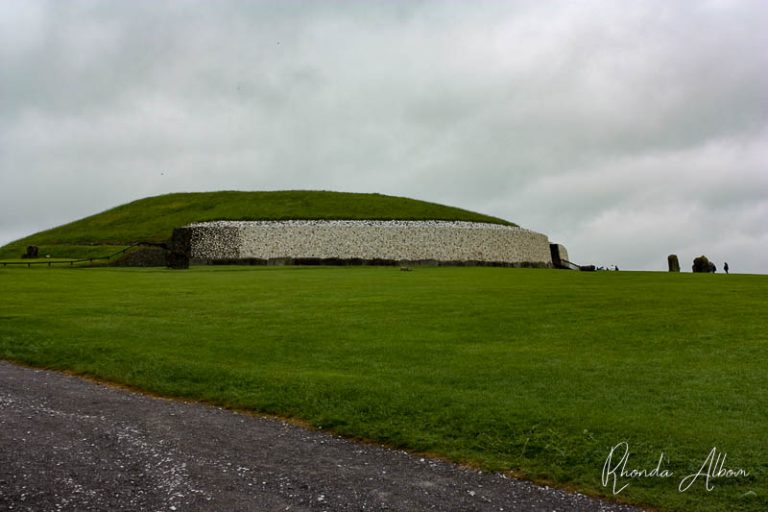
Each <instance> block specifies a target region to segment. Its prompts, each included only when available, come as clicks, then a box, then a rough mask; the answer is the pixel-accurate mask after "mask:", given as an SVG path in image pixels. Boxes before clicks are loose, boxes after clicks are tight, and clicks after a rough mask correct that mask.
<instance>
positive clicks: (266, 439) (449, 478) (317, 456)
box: [0, 361, 637, 512]
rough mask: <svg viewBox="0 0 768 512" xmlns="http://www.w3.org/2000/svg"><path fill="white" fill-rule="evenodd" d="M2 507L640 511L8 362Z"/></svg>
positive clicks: (0, 425) (1, 376) (0, 390)
mask: <svg viewBox="0 0 768 512" xmlns="http://www.w3.org/2000/svg"><path fill="white" fill-rule="evenodd" d="M0 510H10V511H16V510H19V511H21V510H27V511H78V512H87V511H107V510H109V511H117V510H124V511H188V510H211V511H225V510H226V511H259V512H261V511H277V510H291V511H304V510H313V511H314V510H318V511H321V510H327V511H348V510H354V511H364V510H388V511H391V510H402V511H408V512H414V511H419V510H439V511H454V510H455V511H462V512H463V511H532V512H533V511H547V512H552V511H587V510H589V511H598V510H599V511H633V510H637V509H632V508H630V507H625V506H619V505H613V504H608V503H604V502H600V501H596V500H593V499H590V498H587V497H585V496H582V495H579V494H571V493H566V492H563V491H559V490H554V489H550V488H546V487H538V486H535V485H532V484H530V483H528V482H522V481H517V480H512V479H508V478H505V477H503V476H501V475H498V474H491V473H481V472H477V471H472V470H468V469H464V468H461V467H458V466H455V465H452V464H448V463H445V462H442V461H436V460H430V459H424V458H421V457H418V456H413V455H409V454H407V453H405V452H402V451H396V450H388V449H383V448H379V447H375V446H370V445H367V444H360V443H355V442H350V441H347V440H344V439H340V438H338V437H334V436H331V435H328V434H325V433H322V432H312V431H308V430H305V429H302V428H300V427H297V426H294V425H290V424H287V423H284V422H281V421H279V420H274V419H263V418H254V417H251V416H247V415H242V414H238V413H234V412H231V411H227V410H224V409H220V408H216V407H211V406H206V405H199V404H193V403H184V402H178V401H172V400H162V399H157V398H152V397H148V396H144V395H141V394H138V393H131V392H128V391H125V390H122V389H117V388H112V387H108V386H102V385H99V384H95V383H93V382H89V381H85V380H82V379H79V378H76V377H71V376H68V375H63V374H60V373H55V372H49V371H43V370H34V369H29V368H22V367H18V366H15V365H12V364H9V363H6V362H2V361H0Z"/></svg>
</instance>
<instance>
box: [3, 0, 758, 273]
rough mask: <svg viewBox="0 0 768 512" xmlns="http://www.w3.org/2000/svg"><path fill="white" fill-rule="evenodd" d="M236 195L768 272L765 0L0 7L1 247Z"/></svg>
mask: <svg viewBox="0 0 768 512" xmlns="http://www.w3.org/2000/svg"><path fill="white" fill-rule="evenodd" d="M235 189H236V190H285V189H322V190H342V191H352V192H380V193H384V194H392V195H399V196H407V197H412V198H416V199H424V200H429V201H435V202H439V203H444V204H450V205H455V206H460V207H463V208H468V209H471V210H475V211H480V212H483V213H488V214H492V215H496V216H500V217H503V218H506V219H509V220H511V221H513V222H516V223H518V224H520V225H522V226H524V227H527V228H530V229H533V230H536V231H540V232H542V233H545V234H547V235H548V236H549V237H550V240H552V241H556V242H560V243H563V244H564V245H565V246H566V247H567V248H568V250H569V253H570V256H571V259H572V260H573V261H575V262H577V263H581V264H587V263H594V264H597V265H614V264H615V265H618V266H619V267H621V268H622V269H638V270H666V257H667V255H668V254H670V253H676V254H678V255H679V257H680V260H681V264H682V266H683V269H684V270H690V263H691V260H692V259H693V257H694V256H697V255H699V254H706V255H707V256H709V257H710V259H712V260H714V261H715V262H716V263H717V264H718V267H719V268H721V267H722V263H723V261H728V263H729V264H730V266H731V269H732V271H735V272H753V273H754V272H759V273H768V258H767V257H766V252H768V2H766V1H765V0H754V1H739V0H712V1H706V0H690V1H683V0H679V1H678V0H676V1H670V0H658V1H652V0H647V1H630V0H626V1H618V0H605V1H598V0H590V1H563V2H560V1H554V0H547V1H541V0H532V1H512V0H510V1H494V2H491V1H486V2H483V1H471V2H470V1H455V2H450V1H413V0H411V1H391V0H390V1H383V0H382V1H363V0H358V1H354V2H353V1H349V2H341V1H320V0H306V1H286V0H280V1H274V2H267V1H261V2H260V1H223V0H216V1H214V0H208V1H189V0H185V1H181V0H178V1H172V2H171V1H168V2H162V1H157V0H147V1H141V0H139V1H137V0H121V1H118V0H112V1H106V0H102V1H95V0H94V1H69V0H66V1H65V0H51V1H48V2H46V1H36V0H18V1H16V0H1V1H0V244H4V243H7V242H10V241H11V240H13V239H17V238H20V237H22V236H24V235H27V234H30V233H32V232H35V231H38V230H41V229H45V228H49V227H53V226H56V225H60V224H63V223H66V222H69V221H72V220H75V219H78V218H80V217H83V216H85V215H89V214H93V213H97V212H99V211H103V210H105V209H108V208H111V207H113V206H116V205H118V204H122V203H125V202H128V201H132V200H135V199H138V198H141V197H145V196H150V195H157V194H162V193H167V192H179V191H211V190H235Z"/></svg>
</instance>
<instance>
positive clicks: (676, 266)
mask: <svg viewBox="0 0 768 512" xmlns="http://www.w3.org/2000/svg"><path fill="white" fill-rule="evenodd" d="M667 264H668V265H669V271H670V272H680V260H678V259H677V254H670V255H669V256H667Z"/></svg>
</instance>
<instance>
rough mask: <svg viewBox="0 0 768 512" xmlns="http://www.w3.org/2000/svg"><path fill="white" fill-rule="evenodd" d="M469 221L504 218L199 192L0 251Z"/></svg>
mask: <svg viewBox="0 0 768 512" xmlns="http://www.w3.org/2000/svg"><path fill="white" fill-rule="evenodd" d="M286 219H322V220H332V219H350V220H359V219H366V220H463V221H472V222H490V223H494V224H510V225H514V224H513V223H511V222H508V221H506V220H503V219H498V218H496V217H491V216H488V215H483V214H480V213H475V212H470V211H467V210H463V209H461V208H455V207H451V206H444V205H441V204H436V203H428V202H426V201H418V200H415V199H408V198H405V197H394V196H386V195H382V194H355V193H349V192H326V191H311V190H289V191H276V192H241V191H224V192H194V193H177V194H166V195H162V196H155V197H147V198H144V199H140V200H138V201H134V202H132V203H128V204H124V205H121V206H118V207H116V208H112V209H111V210H108V211H106V212H102V213H98V214H96V215H92V216H90V217H86V218H84V219H80V220H78V221H75V222H71V223H69V224H66V225H64V226H59V227H56V228H53V229H49V230H46V231H41V232H40V233H35V234H32V235H30V236H28V237H25V238H22V239H21V240H17V241H15V242H12V243H10V244H8V245H6V246H3V247H0V259H3V260H6V259H9V258H19V257H20V256H21V255H22V254H23V253H24V251H25V248H26V247H27V246H28V245H36V246H38V247H39V248H40V254H41V255H45V254H50V255H51V256H52V257H55V258H62V257H64V258H90V257H101V256H106V255H108V254H110V253H111V252H115V251H117V250H120V249H122V248H124V247H125V246H127V245H129V244H131V243H134V242H165V241H168V240H170V238H171V234H172V232H173V228H177V227H180V226H184V225H186V224H190V223H192V222H202V221H211V220H286Z"/></svg>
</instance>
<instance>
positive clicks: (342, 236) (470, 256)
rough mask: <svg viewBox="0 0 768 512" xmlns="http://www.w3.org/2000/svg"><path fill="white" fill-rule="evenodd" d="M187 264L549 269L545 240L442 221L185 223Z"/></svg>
mask: <svg viewBox="0 0 768 512" xmlns="http://www.w3.org/2000/svg"><path fill="white" fill-rule="evenodd" d="M185 229H189V230H190V231H191V237H190V242H191V243H190V257H191V259H192V261H195V262H205V261H207V262H213V261H221V260H226V261H233V260H263V261H266V262H269V261H276V260H295V259H313V260H331V259H333V260H363V261H372V260H385V261H407V262H420V261H422V262H438V263H478V264H504V265H533V266H551V265H552V258H551V255H550V250H549V240H548V239H547V236H546V235H543V234H541V233H536V232H534V231H530V230H527V229H523V228H519V227H512V226H503V225H499V224H485V223H475V222H446V221H347V220H342V221H314V220H312V221H310V220H291V221H272V222H268V221H253V222H246V221H216V222H205V223H197V224H191V225H189V226H186V227H185Z"/></svg>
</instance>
